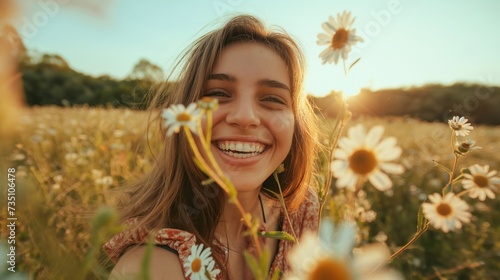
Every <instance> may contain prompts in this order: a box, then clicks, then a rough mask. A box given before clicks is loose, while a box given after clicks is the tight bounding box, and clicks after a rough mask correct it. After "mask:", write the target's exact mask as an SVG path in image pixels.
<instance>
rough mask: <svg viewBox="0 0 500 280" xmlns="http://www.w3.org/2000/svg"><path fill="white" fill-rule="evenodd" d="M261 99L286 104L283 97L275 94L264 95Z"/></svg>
mask: <svg viewBox="0 0 500 280" xmlns="http://www.w3.org/2000/svg"><path fill="white" fill-rule="evenodd" d="M263 100H264V101H270V102H275V103H279V104H283V105H286V101H285V100H283V98H281V97H278V96H275V95H271V96H266V97H265V98H264V99H263Z"/></svg>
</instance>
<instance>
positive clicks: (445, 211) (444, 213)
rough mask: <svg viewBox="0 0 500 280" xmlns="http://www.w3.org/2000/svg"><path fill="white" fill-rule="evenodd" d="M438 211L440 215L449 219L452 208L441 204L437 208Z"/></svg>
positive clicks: (446, 204)
mask: <svg viewBox="0 0 500 280" xmlns="http://www.w3.org/2000/svg"><path fill="white" fill-rule="evenodd" d="M436 211H437V213H438V214H439V215H441V216H443V217H447V216H448V215H450V214H451V207H450V205H449V204H448V203H440V204H439V205H438V207H437V208H436Z"/></svg>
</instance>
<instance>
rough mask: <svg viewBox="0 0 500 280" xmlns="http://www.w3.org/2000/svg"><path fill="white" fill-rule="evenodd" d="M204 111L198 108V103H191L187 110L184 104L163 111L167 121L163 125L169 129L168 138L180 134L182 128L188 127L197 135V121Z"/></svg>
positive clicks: (171, 106)
mask: <svg viewBox="0 0 500 280" xmlns="http://www.w3.org/2000/svg"><path fill="white" fill-rule="evenodd" d="M201 114H202V111H201V110H200V109H199V108H198V107H197V106H196V103H191V104H189V106H188V107H187V108H186V107H184V105H183V104H172V105H170V107H168V108H167V109H163V113H162V117H163V119H165V122H164V123H163V125H164V126H165V128H167V127H168V130H167V136H171V135H172V134H173V133H174V132H175V133H178V132H179V130H180V128H181V127H182V126H187V127H189V129H190V130H191V131H192V132H193V133H196V121H197V120H198V119H199V118H200V117H201Z"/></svg>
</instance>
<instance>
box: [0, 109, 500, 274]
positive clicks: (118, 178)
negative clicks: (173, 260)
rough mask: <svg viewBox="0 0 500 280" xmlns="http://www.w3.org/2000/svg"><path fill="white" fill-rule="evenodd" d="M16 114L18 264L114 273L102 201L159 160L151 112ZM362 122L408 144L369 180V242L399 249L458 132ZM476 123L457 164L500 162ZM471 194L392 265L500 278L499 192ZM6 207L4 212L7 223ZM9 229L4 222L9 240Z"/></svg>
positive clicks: (11, 162) (486, 129)
mask: <svg viewBox="0 0 500 280" xmlns="http://www.w3.org/2000/svg"><path fill="white" fill-rule="evenodd" d="M18 120H19V125H18V127H17V133H16V134H15V138H14V139H13V140H12V141H11V143H10V144H11V149H10V150H9V155H8V156H9V158H8V160H7V161H6V163H7V164H6V166H5V167H6V168H15V170H16V173H15V175H16V184H17V187H16V206H17V209H16V211H17V212H16V215H17V218H18V220H17V228H16V263H17V267H16V268H17V271H22V272H25V274H24V275H25V276H28V277H30V278H31V279H102V278H106V276H107V273H108V272H109V269H110V263H109V262H106V258H105V255H104V254H103V253H102V251H100V246H101V245H102V243H103V242H105V240H106V239H108V238H109V237H110V236H111V235H112V234H113V232H116V231H117V230H119V229H117V228H116V226H115V224H114V223H113V219H114V218H115V216H114V215H115V214H114V213H113V212H112V211H110V210H109V209H107V208H104V210H103V208H100V207H101V206H104V205H112V204H113V203H114V198H113V195H112V193H113V192H112V191H113V190H115V189H116V188H118V187H119V186H120V185H121V184H122V183H123V182H125V181H127V180H133V179H134V178H137V177H139V176H141V175H143V174H145V173H146V172H147V171H148V170H149V169H150V167H151V166H152V165H153V164H154V161H155V153H157V151H156V150H155V147H157V146H158V145H157V144H158V142H157V141H158V140H157V138H156V137H155V131H156V126H155V124H152V125H151V126H148V123H149V119H148V113H146V112H143V111H134V110H130V109H108V108H90V107H79V108H60V107H33V108H30V109H26V110H25V111H23V112H22V114H21V116H19V118H18ZM358 123H361V124H363V125H365V127H367V128H369V127H372V126H374V125H377V124H381V125H383V126H384V127H385V133H384V136H394V137H396V138H397V139H398V144H399V146H401V147H402V148H403V155H402V157H401V159H400V162H401V163H402V164H403V165H404V166H405V169H406V171H405V173H404V174H402V175H398V176H392V177H391V179H392V180H393V182H394V186H393V188H392V189H391V190H389V191H386V192H378V191H374V188H373V187H371V186H368V187H366V188H365V191H366V200H367V201H369V203H370V205H371V209H372V210H373V211H374V212H375V213H376V217H375V218H374V219H373V220H372V221H369V222H368V221H366V222H365V224H364V225H363V226H364V228H365V232H364V236H365V238H364V242H371V241H374V240H379V241H380V240H382V241H385V242H386V243H387V245H388V246H389V248H390V249H391V251H392V252H394V251H396V250H397V249H398V248H399V247H400V246H402V245H404V244H405V243H406V242H407V241H408V240H409V239H410V238H411V237H412V236H413V234H414V233H415V228H416V220H417V212H418V209H419V207H420V204H421V203H422V202H423V200H424V199H425V198H426V196H427V195H428V194H431V193H434V192H440V191H441V188H442V187H443V186H444V185H446V182H447V181H448V180H449V178H448V175H447V174H446V173H445V172H443V171H442V170H440V169H438V168H436V166H435V165H434V163H433V161H437V162H440V163H441V164H443V165H446V166H450V165H451V164H452V162H453V160H454V155H453V152H452V151H451V148H450V134H451V130H450V128H449V127H448V125H447V124H446V123H428V122H422V121H419V120H416V119H411V118H357V119H353V120H350V121H349V123H348V124H347V128H348V127H350V126H352V125H354V124H358ZM472 125H473V126H474V130H473V132H472V133H471V135H470V136H471V138H472V139H473V140H474V141H476V143H477V145H478V146H480V147H482V148H481V149H478V150H475V151H473V152H471V153H469V154H467V155H466V156H465V157H462V158H461V159H460V161H459V170H460V169H461V168H465V167H468V166H470V165H472V164H475V163H478V164H481V165H484V164H489V165H490V169H492V170H500V153H499V149H500V145H499V140H498V139H500V127H495V126H481V125H475V124H474V123H472ZM147 128H149V129H147ZM344 134H345V130H344ZM147 139H150V141H147ZM2 167H4V166H2ZM2 172H4V171H2ZM4 173H5V172H4ZM2 176H5V174H2ZM2 178H3V177H2ZM458 185H460V184H458ZM5 193H6V192H5V191H4V190H2V198H1V199H2V201H5V200H6V198H5ZM464 199H465V200H466V201H467V202H468V203H469V204H470V205H471V207H472V209H473V210H472V214H473V218H472V221H471V223H468V224H465V225H464V227H463V228H462V229H461V230H458V231H454V232H449V233H444V232H442V231H439V230H435V229H430V230H428V231H427V232H426V233H425V234H424V235H423V236H422V237H421V238H420V239H419V240H418V241H417V242H415V243H414V244H413V245H412V246H411V247H410V248H409V249H408V250H406V251H405V252H403V253H402V254H401V255H400V256H398V257H397V258H396V259H395V260H394V261H393V262H392V264H391V266H393V267H394V268H396V269H398V270H399V271H401V272H402V273H403V274H404V275H405V277H406V279H500V213H499V212H498V211H496V209H499V208H500V199H499V198H498V196H497V197H496V198H495V199H493V200H491V199H487V200H486V201H484V202H482V201H478V200H472V199H469V198H468V197H464ZM2 205H4V203H2ZM97 209H101V210H100V212H99V213H100V214H99V215H100V216H97V217H96V216H95V214H94V212H95V211H96V210H97ZM6 215H7V214H6V212H5V211H2V212H1V216H0V226H1V227H2V229H5V228H6V223H7V219H6ZM7 234H8V233H7V231H4V230H2V236H1V239H2V240H7ZM2 256H4V254H3V251H2ZM2 265H5V262H4V263H3V264H2ZM2 271H5V270H2Z"/></svg>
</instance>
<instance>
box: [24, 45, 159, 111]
mask: <svg viewBox="0 0 500 280" xmlns="http://www.w3.org/2000/svg"><path fill="white" fill-rule="evenodd" d="M30 61H32V63H24V64H23V65H22V68H21V71H22V74H23V83H24V91H25V95H26V101H27V103H28V104H29V105H49V104H51V105H59V106H62V105H82V104H87V105H89V106H110V107H132V108H137V109H143V108H145V107H146V104H145V100H144V97H145V95H146V93H147V92H148V91H149V90H150V88H151V87H152V85H153V84H154V83H156V82H158V81H161V79H162V77H163V70H162V69H161V68H160V67H158V66H156V65H154V64H152V63H150V62H149V61H147V60H144V59H143V60H141V61H139V63H138V64H136V66H135V67H134V69H133V70H132V73H131V75H130V76H129V77H128V78H126V79H123V80H118V79H114V78H112V77H110V76H100V77H93V76H89V75H85V74H82V73H79V72H77V71H74V70H73V69H71V67H70V66H69V65H68V63H67V62H66V61H65V60H64V58H62V57H61V56H59V55H57V54H43V55H41V56H40V57H36V58H31V59H30Z"/></svg>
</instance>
